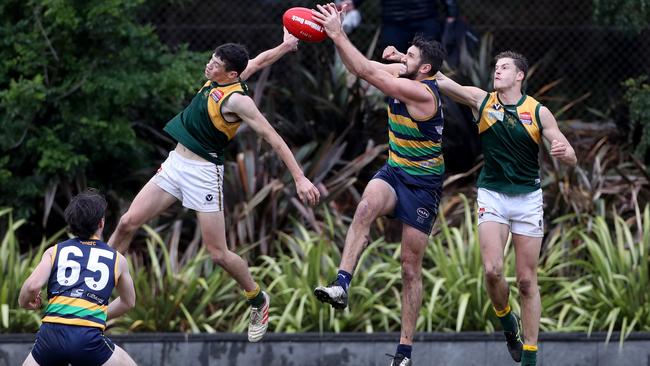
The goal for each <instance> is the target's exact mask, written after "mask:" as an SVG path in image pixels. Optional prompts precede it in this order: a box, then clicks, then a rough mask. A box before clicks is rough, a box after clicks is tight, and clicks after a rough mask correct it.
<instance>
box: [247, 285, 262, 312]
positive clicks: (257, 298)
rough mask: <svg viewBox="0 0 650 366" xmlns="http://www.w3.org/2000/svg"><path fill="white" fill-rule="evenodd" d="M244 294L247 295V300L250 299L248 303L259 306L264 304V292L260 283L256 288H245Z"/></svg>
mask: <svg viewBox="0 0 650 366" xmlns="http://www.w3.org/2000/svg"><path fill="white" fill-rule="evenodd" d="M244 296H246V300H248V303H249V304H250V305H251V306H254V307H257V308H258V307H260V306H262V305H263V304H264V294H263V293H262V291H261V290H260V285H258V284H256V285H255V290H253V291H246V290H244Z"/></svg>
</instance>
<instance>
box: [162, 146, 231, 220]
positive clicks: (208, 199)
mask: <svg viewBox="0 0 650 366" xmlns="http://www.w3.org/2000/svg"><path fill="white" fill-rule="evenodd" d="M151 181H152V182H154V183H155V184H156V185H157V186H158V187H160V188H162V189H163V190H164V191H165V192H168V193H169V194H171V195H172V196H174V197H176V198H178V200H179V201H181V202H182V203H183V206H184V207H187V208H189V209H192V210H194V211H199V212H217V211H223V165H215V164H213V163H210V162H208V161H198V160H192V159H187V158H184V157H182V156H180V155H178V154H177V153H176V152H175V151H171V152H170V153H169V157H167V160H165V162H164V163H162V165H161V166H160V168H159V169H158V172H157V173H156V175H154V176H153V178H151Z"/></svg>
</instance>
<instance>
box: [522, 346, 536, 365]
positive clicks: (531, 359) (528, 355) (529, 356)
mask: <svg viewBox="0 0 650 366" xmlns="http://www.w3.org/2000/svg"><path fill="white" fill-rule="evenodd" d="M536 365H537V346H530V345H527V344H524V353H523V354H522V355H521V366H536Z"/></svg>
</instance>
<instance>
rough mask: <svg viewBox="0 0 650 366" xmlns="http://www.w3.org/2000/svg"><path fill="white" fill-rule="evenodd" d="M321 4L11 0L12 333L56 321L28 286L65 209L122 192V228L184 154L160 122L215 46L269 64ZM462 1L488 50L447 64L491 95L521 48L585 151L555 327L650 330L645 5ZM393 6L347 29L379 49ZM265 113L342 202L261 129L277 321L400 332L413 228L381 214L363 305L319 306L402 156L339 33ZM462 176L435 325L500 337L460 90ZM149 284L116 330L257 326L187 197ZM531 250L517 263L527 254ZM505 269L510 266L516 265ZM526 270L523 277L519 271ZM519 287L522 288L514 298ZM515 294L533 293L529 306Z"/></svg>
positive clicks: (116, 198)
mask: <svg viewBox="0 0 650 366" xmlns="http://www.w3.org/2000/svg"><path fill="white" fill-rule="evenodd" d="M314 3H315V2H313V1H283V2H276V1H271V0H250V1H237V2H236V1H219V2H200V1H189V0H175V1H157V2H153V1H148V0H147V1H145V0H112V1H98V0H91V1H78V0H77V1H75V0H29V1H16V0H6V1H3V2H2V3H1V4H0V19H2V22H1V23H0V36H1V38H0V42H1V43H2V47H1V48H0V56H1V57H0V116H2V118H1V119H0V128H1V129H2V134H0V151H1V155H0V207H5V208H4V209H2V210H1V211H0V214H1V216H0V236H1V237H2V238H3V239H2V243H1V246H0V273H1V278H2V283H1V285H0V286H1V289H0V332H16V331H34V330H35V329H36V328H37V326H38V322H39V315H38V314H36V313H30V312H26V311H23V310H19V309H18V306H17V294H18V290H19V288H20V285H21V283H22V281H23V280H24V279H25V278H26V276H27V275H28V274H29V271H30V270H31V268H33V266H34V265H35V263H36V262H37V261H38V259H39V255H40V253H42V251H43V250H44V248H46V247H47V246H49V245H51V244H52V243H54V242H55V241H56V240H57V239H61V238H63V237H64V236H65V235H66V234H65V231H64V229H63V228H64V226H65V224H64V222H63V218H62V212H63V209H64V208H65V206H66V204H67V202H68V200H69V199H70V198H71V197H72V196H73V195H74V194H76V193H77V192H79V191H80V190H81V189H83V188H85V187H87V186H92V187H96V188H99V189H100V190H101V191H102V192H104V193H105V194H106V195H107V198H108V200H109V205H110V212H109V214H108V217H107V220H108V226H107V231H106V232H105V235H106V236H108V235H109V234H110V232H111V230H112V229H113V228H114V225H115V222H116V220H117V219H118V218H119V215H120V213H122V212H124V211H125V210H126V208H127V207H128V205H129V203H130V201H131V199H132V198H133V196H134V195H135V194H136V193H137V191H138V189H139V188H140V187H141V186H142V185H143V184H144V182H146V181H147V180H148V179H149V178H150V177H151V176H152V175H153V173H154V172H155V170H156V169H157V168H158V166H159V164H160V163H161V162H162V161H163V160H164V158H165V157H166V153H167V151H168V150H169V149H170V148H172V146H173V142H172V140H171V139H170V138H169V137H168V136H167V135H166V134H165V133H163V132H162V127H163V126H164V124H165V123H166V122H167V121H168V120H169V119H170V118H171V117H173V116H174V115H175V114H176V113H178V111H180V110H181V108H183V107H184V105H185V103H186V102H187V101H188V100H189V99H190V98H191V97H192V95H193V93H194V92H195V91H196V90H197V89H198V87H200V86H201V84H202V77H203V76H202V69H203V66H204V63H205V62H206V61H207V60H208V58H209V55H210V52H211V50H212V49H213V48H214V47H215V46H216V45H218V44H220V43H223V42H227V41H236V42H241V43H244V44H246V45H247V46H248V48H249V49H250V50H251V53H252V54H253V55H255V54H256V53H258V52H260V51H262V50H264V49H266V48H269V47H272V46H274V45H276V44H278V43H279V42H280V39H281V34H282V32H281V29H280V26H279V23H280V18H281V14H282V12H283V11H284V10H286V9H287V8H289V7H291V6H308V7H311V6H313V4H314ZM525 3H526V4H524V2H519V1H514V0H507V1H502V2H500V3H499V5H495V4H492V5H490V4H487V3H486V2H481V1H475V0H466V1H459V4H460V8H461V14H462V15H463V16H464V17H465V19H466V20H467V21H468V23H469V24H470V25H471V26H472V27H473V28H474V29H475V30H476V34H477V35H478V36H479V38H480V40H479V43H478V45H477V47H476V49H474V50H472V52H470V54H469V55H468V57H467V58H466V59H465V61H464V62H463V63H461V64H460V65H459V66H457V67H454V68H450V67H448V68H447V69H446V71H447V72H448V73H450V74H451V75H453V77H454V78H456V79H457V80H459V81H461V82H463V83H465V84H473V85H477V86H480V87H483V88H486V89H489V88H490V77H491V73H492V65H491V60H492V56H493V55H494V54H495V53H497V52H498V51H501V50H503V49H506V48H513V49H516V50H519V51H520V52H523V53H524V54H526V55H527V56H528V57H529V59H530V60H531V64H532V65H533V67H532V68H531V72H530V78H531V79H530V82H529V84H528V86H527V93H528V94H530V95H532V96H534V97H535V98H537V99H539V100H540V101H542V102H543V103H544V104H546V105H548V106H549V107H550V108H551V110H552V111H553V112H555V115H556V117H557V118H558V120H559V124H560V127H561V129H562V130H563V131H564V132H565V134H566V135H567V136H568V138H569V140H570V141H571V142H572V144H573V145H574V147H575V148H576V151H577V155H578V160H579V165H578V167H577V168H575V169H567V168H566V167H562V166H560V165H558V164H557V162H556V161H553V160H551V159H550V158H548V157H547V156H544V157H543V158H542V166H543V173H542V176H543V187H544V190H545V214H546V222H547V223H548V225H547V227H546V234H547V235H546V239H545V242H544V249H543V256H542V260H541V264H540V286H542V293H543V295H544V296H543V302H544V303H543V305H544V312H543V314H542V317H543V319H542V323H543V324H542V327H543V329H544V330H558V331H587V332H589V331H592V330H608V331H613V330H622V331H623V333H622V334H623V335H625V334H627V333H628V332H630V331H633V330H646V331H647V330H650V329H648V327H650V319H648V316H649V314H650V303H649V302H648V301H647V299H646V296H647V294H646V293H647V291H646V290H644V289H647V288H648V285H649V283H648V266H649V257H648V245H650V226H649V225H650V217H649V215H650V214H649V213H648V197H649V193H650V191H649V190H648V182H649V180H650V177H649V172H648V169H647V164H648V163H649V162H650V153H649V149H650V128H648V127H649V126H650V112H649V111H650V84H649V81H648V75H650V70H649V68H650V66H649V64H648V62H647V60H648V59H650V43H649V42H650V37H648V36H649V35H650V30H649V29H648V25H647V19H650V9H649V8H648V6H647V4H645V2H644V1H641V0H616V1H613V0H612V1H603V0H576V1H571V2H568V3H567V2H564V1H556V0H543V1H536V2H535V7H534V9H533V8H532V5H531V4H529V3H528V2H525ZM378 6H379V5H378V1H366V2H365V3H364V5H363V7H362V8H361V10H362V14H363V17H364V19H363V23H362V25H361V26H360V27H359V28H358V29H357V30H355V31H354V33H352V34H351V35H350V37H351V39H352V40H353V41H354V42H355V44H356V45H357V47H359V49H361V50H362V52H364V53H365V54H367V55H369V56H370V57H373V56H374V57H375V58H376V57H377V55H378V53H380V52H381V50H380V49H379V47H378V46H377V43H376V35H377V31H378V29H379V16H378V14H379V7H378ZM250 86H251V90H252V91H253V96H254V98H255V100H256V101H257V102H258V105H259V106H260V109H261V110H262V111H263V112H264V113H265V115H266V116H267V118H268V119H269V120H270V121H271V122H272V124H273V125H274V126H275V127H276V128H277V129H278V131H279V132H280V134H281V135H282V136H283V137H284V138H285V139H286V140H287V141H288V143H289V144H290V146H291V147H292V149H293V150H294V153H295V154H296V156H297V158H298V160H299V161H300V163H301V164H302V165H303V167H304V169H305V171H306V172H307V175H308V176H309V178H310V179H312V180H313V181H314V182H315V183H316V184H318V186H319V188H320V189H321V190H322V192H323V193H324V199H323V203H322V204H321V205H320V206H319V207H317V208H315V209H311V208H308V207H305V206H303V205H302V204H301V203H300V202H299V201H298V200H297V199H296V198H295V194H294V187H292V185H291V177H290V176H289V174H288V173H287V172H286V169H284V166H283V165H282V163H281V162H280V161H279V160H278V159H277V157H276V155H275V154H274V153H273V152H272V151H271V149H270V147H269V146H267V145H266V144H264V143H263V142H262V141H261V140H260V139H259V138H258V137H257V136H256V135H255V134H254V133H252V132H251V131H249V130H246V129H243V130H242V131H241V132H240V133H239V136H238V137H237V138H236V139H235V142H234V143H232V144H231V146H230V147H229V150H228V155H229V158H228V159H227V163H226V171H227V173H226V185H225V196H226V219H227V231H228V232H227V236H228V242H229V245H230V247H231V248H233V249H234V250H237V251H238V252H239V253H240V254H242V255H243V256H245V257H246V258H247V259H248V261H249V263H251V264H252V265H253V266H254V267H253V269H252V270H253V272H254V275H255V276H256V278H259V279H260V280H261V281H262V282H263V283H264V284H265V286H266V287H267V288H269V290H270V291H271V292H272V293H273V294H274V303H273V307H275V310H276V311H275V312H274V313H273V314H274V315H273V316H272V318H271V321H272V325H271V327H272V329H274V330H275V331H287V332H301V331H343V330H345V331H380V330H381V331H384V330H396V329H397V328H398V327H399V326H398V324H399V319H398V318H397V315H396V314H399V312H397V311H396V309H397V308H399V296H398V294H399V289H400V279H399V265H398V264H399V261H398V256H399V247H398V245H397V244H395V243H394V242H396V241H397V240H398V236H397V233H398V231H397V230H395V227H396V224H395V223H394V222H391V221H389V220H386V219H379V220H378V221H377V225H375V226H374V227H373V231H372V238H373V240H374V242H373V244H372V245H371V246H370V248H369V250H368V251H367V252H366V253H365V254H364V258H363V259H362V261H361V265H360V268H359V270H358V271H357V274H356V276H355V283H354V287H353V288H354V290H353V291H354V293H353V295H352V296H353V297H356V299H353V304H355V305H354V306H353V307H352V308H351V309H349V310H346V311H345V312H344V313H343V315H336V316H335V314H334V313H333V312H332V311H331V310H330V309H329V308H326V307H323V306H321V305H320V304H319V303H317V302H316V301H315V300H314V298H313V297H312V296H311V295H310V294H311V290H312V288H313V286H314V285H316V284H317V283H323V282H326V281H328V280H329V279H330V278H331V277H332V275H333V274H334V271H335V269H336V265H337V263H338V256H339V252H340V250H341V246H342V242H343V238H344V235H345V230H346V227H347V225H348V224H349V222H350V217H351V214H352V212H353V210H354V207H355V205H356V202H357V201H358V199H359V197H360V193H361V191H362V189H363V187H364V186H365V183H366V182H367V180H368V179H369V177H370V176H371V174H372V173H373V172H374V170H375V169H376V168H378V167H379V166H381V164H383V162H384V161H385V158H386V146H385V143H386V140H387V137H386V116H385V102H384V99H383V97H382V96H381V95H380V94H379V93H377V91H376V90H373V88H369V87H368V86H367V85H366V84H364V83H361V82H358V81H356V80H354V79H353V78H351V77H350V76H349V75H348V74H346V73H345V71H344V69H343V68H342V66H341V64H340V62H337V60H336V59H335V57H334V53H333V48H332V45H331V42H327V41H326V42H324V43H322V44H317V45H311V44H310V45H301V46H300V50H299V51H298V52H297V53H295V54H291V55H288V56H285V57H284V58H283V59H282V60H281V61H279V62H278V63H277V64H276V65H274V66H273V67H272V68H270V69H267V70H265V71H263V72H262V73H260V75H258V76H256V77H255V78H254V79H253V80H252V81H251V83H250ZM445 113H446V129H445V146H444V149H445V154H446V156H447V158H446V160H447V165H448V174H447V177H446V181H445V197H444V199H443V203H442V205H441V207H442V208H441V212H442V215H441V217H440V218H439V219H438V222H437V224H436V226H435V228H434V233H435V235H433V236H432V238H431V245H430V246H429V248H428V251H427V255H426V260H425V269H426V270H425V272H424V273H425V292H424V293H425V302H424V305H423V309H422V314H421V315H422V316H421V317H420V319H419V324H418V329H419V330H421V331H432V330H446V331H461V330H486V331H492V330H493V329H494V323H493V321H494V319H492V318H491V315H489V314H491V312H489V311H488V310H489V308H488V303H489V302H488V300H487V298H486V295H485V293H484V290H483V287H482V284H483V279H482V276H483V274H482V270H481V267H480V258H479V252H478V243H477V240H476V232H475V230H476V229H475V222H474V215H473V212H474V209H475V208H474V206H473V198H474V197H475V194H476V193H475V188H474V187H473V183H474V181H475V179H476V177H477V174H478V170H479V168H480V166H481V164H482V163H481V157H480V155H479V153H480V151H479V150H480V149H479V146H478V142H477V139H476V135H475V132H474V129H473V126H472V122H471V117H470V114H469V113H468V111H467V110H466V109H464V108H463V107H460V106H458V105H456V104H454V103H452V102H451V101H449V100H445ZM131 247H132V252H131V255H130V260H131V265H132V267H133V270H134V272H135V274H134V275H135V279H136V286H137V291H138V294H139V297H138V305H137V307H136V309H135V310H133V311H132V312H130V313H129V314H127V315H126V316H124V317H123V318H121V319H118V320H116V321H115V322H114V323H113V330H114V331H116V332H118V331H119V332H125V331H191V332H198V331H227V330H228V331H241V330H243V329H244V328H245V325H246V317H247V314H246V311H247V310H246V306H245V303H244V302H242V301H240V300H241V294H240V293H239V292H238V290H237V288H236V286H235V283H234V282H233V281H232V279H231V278H230V277H229V276H227V275H226V274H225V273H224V272H223V271H221V270H220V269H215V268H214V266H213V264H212V263H211V262H210V261H209V260H208V258H207V256H206V254H205V253H204V252H203V251H202V250H201V248H200V233H199V231H198V228H197V225H196V222H195V219H194V214H193V213H192V212H189V211H187V210H185V209H183V208H182V207H180V205H177V206H174V207H172V208H170V209H169V210H167V211H166V212H165V213H164V214H163V215H162V216H161V217H160V218H159V219H157V220H155V221H152V222H151V223H150V225H149V226H148V227H147V228H146V229H143V230H141V231H140V233H139V234H138V236H137V237H136V239H135V243H134V244H133V245H132V246H131ZM508 258H509V259H508V260H509V261H512V260H513V257H512V256H509V257H508ZM508 268H509V269H508V270H509V271H510V272H509V273H508V276H512V275H513V272H512V271H513V270H514V268H513V266H512V265H510V266H508ZM510 280H511V278H510ZM515 291H516V289H515ZM513 299H515V297H513Z"/></svg>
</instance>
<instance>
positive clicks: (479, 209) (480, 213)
mask: <svg viewBox="0 0 650 366" xmlns="http://www.w3.org/2000/svg"><path fill="white" fill-rule="evenodd" d="M484 213H485V207H479V208H478V217H481V218H482V217H483V214H484Z"/></svg>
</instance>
